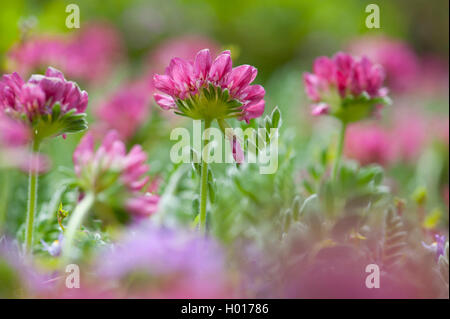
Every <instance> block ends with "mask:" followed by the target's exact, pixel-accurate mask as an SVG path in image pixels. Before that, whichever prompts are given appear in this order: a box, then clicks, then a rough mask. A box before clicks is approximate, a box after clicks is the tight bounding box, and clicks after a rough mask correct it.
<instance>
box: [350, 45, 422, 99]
mask: <svg viewBox="0 0 450 319" xmlns="http://www.w3.org/2000/svg"><path fill="white" fill-rule="evenodd" d="M349 51H350V52H351V53H352V54H355V55H367V56H368V57H369V58H370V59H371V60H372V61H373V62H375V63H378V64H381V65H382V66H383V68H384V69H385V71H386V78H387V82H388V85H389V87H390V88H392V90H393V91H397V92H402V91H405V90H408V89H411V88H414V87H415V86H416V85H417V81H418V76H419V71H420V65H419V60H418V58H417V56H416V54H415V53H414V51H413V50H412V49H411V48H410V47H409V46H408V45H407V44H406V43H403V42H401V41H398V40H394V39H389V38H386V37H365V38H359V39H356V40H354V41H353V42H352V43H350V45H349Z"/></svg>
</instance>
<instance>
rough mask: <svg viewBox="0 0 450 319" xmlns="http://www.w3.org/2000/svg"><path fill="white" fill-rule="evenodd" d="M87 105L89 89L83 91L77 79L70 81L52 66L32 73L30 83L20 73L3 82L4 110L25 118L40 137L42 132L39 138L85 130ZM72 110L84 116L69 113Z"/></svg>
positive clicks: (0, 90)
mask: <svg viewBox="0 0 450 319" xmlns="http://www.w3.org/2000/svg"><path fill="white" fill-rule="evenodd" d="M87 104H88V94H87V92H86V91H81V90H80V88H79V87H78V85H77V84H76V83H75V82H71V81H67V80H66V79H65V78H64V75H63V74H62V73H61V72H60V71H58V70H56V69H54V68H52V67H49V68H48V69H47V71H46V72H45V75H38V74H35V75H32V76H31V78H30V79H29V80H28V82H24V81H23V80H22V78H21V77H20V75H19V74H17V73H12V74H6V75H3V78H2V80H1V81H0V109H1V110H2V112H4V113H6V114H8V115H9V116H11V117H13V118H17V119H23V120H25V121H26V122H27V123H28V124H29V125H31V126H32V127H33V131H35V134H36V135H37V136H39V135H41V136H40V138H44V137H48V136H51V135H58V134H64V133H71V132H78V131H81V130H83V129H85V128H86V122H85V120H84V115H83V114H82V113H83V112H84V111H85V110H86V107H87ZM56 105H58V107H57V108H55V106H56ZM69 113H70V114H77V113H78V114H81V115H80V116H77V115H75V116H69V115H70V114H69ZM66 114H68V116H67V117H65V115H66Z"/></svg>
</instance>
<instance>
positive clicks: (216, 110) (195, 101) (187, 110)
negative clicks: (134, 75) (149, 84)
mask: <svg viewBox="0 0 450 319" xmlns="http://www.w3.org/2000/svg"><path fill="white" fill-rule="evenodd" d="M256 74H257V70H256V68H254V67H252V66H250V65H241V66H238V67H234V68H233V67H232V61H231V55H230V52H229V51H224V52H222V53H221V54H219V56H217V58H216V59H215V60H214V61H213V60H212V58H211V54H210V52H209V50H208V49H204V50H201V51H200V52H198V53H197V55H196V56H195V59H194V61H192V62H191V61H186V60H183V59H180V58H174V59H172V60H171V62H170V64H169V66H168V67H167V69H166V72H165V74H163V75H159V74H155V76H154V77H153V82H154V86H155V88H156V89H158V90H160V91H162V92H163V93H165V94H158V93H157V94H154V97H155V101H156V102H157V103H158V104H159V105H160V106H161V107H162V108H163V109H166V110H168V109H175V110H176V113H177V114H180V115H185V116H188V117H191V118H193V119H202V120H203V119H207V120H214V119H225V118H231V117H238V118H239V119H240V120H245V121H247V122H248V121H249V120H250V119H253V118H256V117H259V116H261V115H262V113H263V112H264V106H265V102H264V94H265V90H264V88H263V87H262V86H261V85H250V83H252V82H253V80H254V79H255V77H256Z"/></svg>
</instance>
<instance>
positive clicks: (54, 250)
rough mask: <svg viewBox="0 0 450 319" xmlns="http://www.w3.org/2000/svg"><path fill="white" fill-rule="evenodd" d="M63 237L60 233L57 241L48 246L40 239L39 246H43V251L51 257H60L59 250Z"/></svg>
mask: <svg viewBox="0 0 450 319" xmlns="http://www.w3.org/2000/svg"><path fill="white" fill-rule="evenodd" d="M63 240H64V235H63V233H60V234H59V236H58V239H56V240H55V241H53V242H52V243H51V244H50V245H49V244H47V243H46V242H45V241H43V240H42V239H41V244H42V246H44V250H45V251H47V252H48V253H49V254H50V255H51V256H53V257H56V256H59V255H61V250H62V247H63Z"/></svg>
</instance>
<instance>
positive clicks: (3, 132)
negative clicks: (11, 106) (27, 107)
mask: <svg viewBox="0 0 450 319" xmlns="http://www.w3.org/2000/svg"><path fill="white" fill-rule="evenodd" d="M30 138H31V132H30V130H29V128H28V127H27V126H26V125H25V124H23V123H22V122H20V121H16V120H13V119H11V118H9V117H7V116H6V115H4V114H3V113H0V148H1V147H2V146H3V147H5V148H6V147H21V146H26V145H27V144H28V142H29V141H30Z"/></svg>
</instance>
